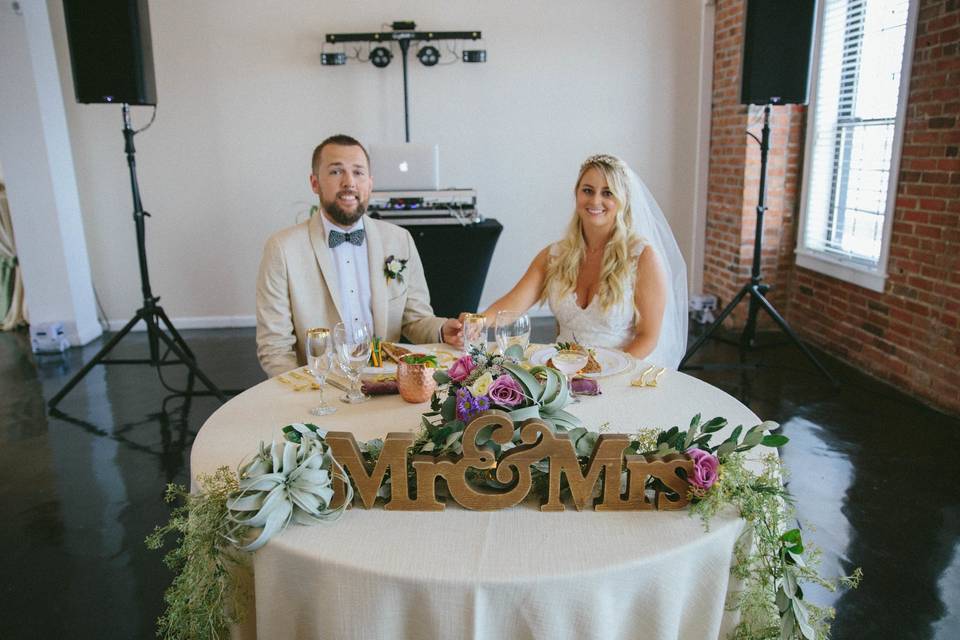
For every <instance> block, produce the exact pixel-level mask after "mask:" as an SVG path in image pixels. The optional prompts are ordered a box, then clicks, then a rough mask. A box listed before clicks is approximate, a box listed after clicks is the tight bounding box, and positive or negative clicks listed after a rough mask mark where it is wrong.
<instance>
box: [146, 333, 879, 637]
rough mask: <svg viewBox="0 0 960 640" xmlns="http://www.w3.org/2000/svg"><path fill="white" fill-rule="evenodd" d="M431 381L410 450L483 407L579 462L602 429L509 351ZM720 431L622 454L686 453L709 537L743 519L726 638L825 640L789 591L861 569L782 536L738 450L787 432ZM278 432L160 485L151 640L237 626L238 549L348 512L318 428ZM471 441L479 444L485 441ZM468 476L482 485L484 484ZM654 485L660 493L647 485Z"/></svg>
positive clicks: (541, 467)
mask: <svg viewBox="0 0 960 640" xmlns="http://www.w3.org/2000/svg"><path fill="white" fill-rule="evenodd" d="M434 377H435V379H436V380H437V382H438V383H440V384H441V385H443V386H445V396H442V395H441V391H438V393H436V394H435V395H434V398H433V400H432V402H431V411H429V412H427V413H424V414H423V417H422V419H421V432H420V434H419V435H418V437H417V439H416V441H415V443H414V446H413V448H412V453H413V454H418V453H433V454H438V453H451V452H452V453H458V452H460V451H461V450H462V436H463V431H464V429H465V428H466V425H467V423H469V422H470V420H471V419H472V418H474V417H476V415H478V414H479V413H481V412H483V411H485V410H487V409H493V408H495V409H501V410H504V411H507V412H508V413H509V414H510V416H511V419H513V420H514V421H515V424H517V425H518V426H519V424H520V423H522V422H524V421H526V420H527V419H530V418H539V419H541V420H544V421H545V422H547V423H548V424H550V425H551V426H552V427H553V428H554V429H555V430H557V431H563V432H566V433H567V434H568V436H569V438H570V440H571V442H572V443H573V444H574V448H575V449H576V452H577V455H578V457H579V458H580V461H581V465H586V464H587V456H589V455H590V452H591V451H592V450H593V447H594V445H595V444H596V442H597V439H598V437H599V435H600V434H599V433H597V432H593V431H588V430H587V429H585V428H584V427H581V426H579V420H578V419H577V418H576V417H575V416H573V415H571V414H569V413H567V412H566V411H563V407H564V406H565V405H566V404H567V402H568V400H569V398H568V395H567V394H568V391H567V385H566V383H565V379H564V377H563V374H561V373H560V372H558V371H556V370H554V369H550V368H547V367H534V368H532V369H530V370H529V371H527V370H526V369H524V368H523V367H521V366H520V365H519V364H518V358H517V353H516V352H515V351H511V350H510V349H508V350H507V352H506V354H504V355H503V356H500V355H494V354H489V353H483V352H474V353H471V354H469V355H466V356H463V357H461V358H460V359H459V360H457V361H456V362H455V363H454V364H453V366H451V367H450V369H448V370H447V371H437V372H436V373H435V374H434ZM726 426H727V421H726V420H725V419H724V418H719V417H718V418H713V419H712V420H708V421H707V422H701V418H700V415H697V416H695V417H694V418H693V419H692V420H691V421H690V424H689V426H688V427H687V429H686V430H683V431H681V430H680V428H679V427H676V426H675V427H672V428H670V429H668V430H666V431H656V430H650V429H648V430H642V431H639V432H637V433H636V434H635V435H634V436H633V437H632V438H631V442H630V445H629V447H628V449H627V453H631V454H643V455H646V456H652V457H665V456H670V455H675V454H684V455H686V456H688V457H689V458H690V459H691V460H692V461H693V463H694V466H693V471H692V474H691V475H690V476H689V477H687V478H686V480H687V481H688V485H689V491H690V498H691V503H692V507H691V511H690V512H691V514H695V515H697V516H698V517H700V518H701V519H702V521H703V524H704V527H705V528H708V529H709V526H710V520H711V518H712V517H713V516H714V515H716V514H717V513H718V512H720V511H721V510H723V509H725V508H727V507H729V506H733V507H735V508H736V509H737V510H738V511H739V513H740V515H741V517H742V518H744V519H745V520H746V521H747V523H748V527H747V530H746V532H745V534H744V535H743V536H742V537H741V539H740V540H739V541H738V542H737V544H736V548H735V551H734V555H735V563H734V566H733V568H732V569H731V571H732V573H733V575H734V576H735V577H737V578H739V579H740V580H742V581H743V584H744V589H743V590H742V591H739V592H737V593H733V594H731V601H729V602H728V608H731V609H737V610H739V611H740V622H739V624H738V626H737V627H736V629H735V630H734V633H733V637H735V638H743V639H746V638H770V639H773V638H783V639H789V638H804V639H811V640H813V639H825V638H828V637H829V623H830V620H831V619H832V617H833V611H832V609H829V608H820V607H816V606H814V605H812V604H810V603H808V602H807V601H806V600H805V599H804V597H803V591H802V588H801V583H804V582H812V583H816V584H819V585H822V586H825V587H827V588H829V589H836V588H837V587H838V586H839V585H842V586H844V587H855V586H857V584H858V582H859V580H860V570H859V569H858V570H856V571H855V572H854V573H853V575H851V576H844V577H841V578H840V579H839V580H838V581H836V582H835V581H830V580H825V579H824V578H822V577H821V576H820V575H819V573H818V572H817V566H818V556H817V554H816V552H815V551H812V550H811V549H810V548H805V547H804V544H803V540H802V538H801V534H800V531H799V529H795V528H792V529H789V530H788V529H787V525H788V523H789V522H790V521H791V519H792V511H791V510H790V507H789V503H790V499H789V495H788V494H787V491H786V489H785V488H784V487H783V483H782V475H783V470H782V468H781V466H780V461H779V458H778V457H777V456H776V455H775V454H769V455H767V456H764V457H763V458H762V470H761V471H760V472H759V473H757V472H755V471H752V470H750V469H749V468H748V467H747V465H746V459H745V455H744V454H745V453H746V452H747V451H749V450H751V449H753V448H754V447H756V446H766V447H779V446H783V445H784V444H786V443H787V442H788V439H787V438H786V436H782V435H776V434H769V433H768V431H770V430H771V429H774V428H776V427H777V426H778V425H777V424H776V423H773V422H763V423H761V424H759V425H756V426H754V427H752V428H750V429H748V430H746V431H744V429H743V427H742V426H738V427H736V428H735V429H734V430H733V431H732V432H731V434H730V436H729V437H727V438H726V439H724V440H723V441H722V442H719V443H717V444H714V443H713V438H714V434H716V433H717V432H719V431H721V430H722V429H724V428H725V427H726ZM601 430H602V428H601ZM282 433H283V437H284V440H285V442H282V443H271V444H270V445H265V444H261V446H260V449H259V451H258V452H257V454H255V455H254V456H253V458H252V459H251V460H250V461H249V462H247V463H246V464H243V465H241V467H240V469H239V471H238V472H237V473H233V472H231V471H230V470H229V469H228V468H226V467H221V468H220V469H218V471H217V472H216V473H215V474H214V475H213V476H201V477H200V478H199V479H198V480H199V485H200V487H201V490H200V491H199V492H198V493H196V494H193V495H191V494H188V493H187V492H186V489H185V488H183V487H177V486H174V485H171V486H170V487H169V488H168V493H167V499H168V501H173V500H175V499H177V498H182V499H184V501H185V505H184V506H181V507H178V508H177V509H175V510H174V511H173V513H172V515H171V519H170V522H169V523H168V524H167V525H166V526H164V527H157V529H156V530H155V532H154V533H153V534H152V535H151V536H150V537H149V538H148V539H147V544H148V546H150V547H151V548H154V549H158V548H160V547H161V546H162V545H163V540H164V537H165V536H167V535H168V534H169V533H177V534H178V535H179V539H178V545H177V546H176V547H175V548H174V549H173V550H172V551H170V552H169V553H168V554H167V556H166V558H165V560H166V562H167V564H168V566H170V568H171V569H173V570H174V571H178V572H179V573H178V575H177V576H176V578H175V579H174V581H173V584H172V585H171V586H170V588H169V589H168V590H167V592H166V594H165V596H164V598H165V601H166V603H167V610H166V612H165V614H164V615H163V616H162V617H161V618H160V620H159V621H158V633H159V634H160V635H161V636H163V637H165V638H217V637H223V636H224V635H225V633H226V631H227V629H228V627H229V625H230V624H231V623H234V622H237V621H239V620H240V619H242V617H243V613H244V612H243V611H242V608H241V607H240V606H239V603H241V602H242V601H243V600H242V594H241V593H240V587H239V586H238V584H237V583H236V581H235V579H234V578H233V572H232V571H230V570H229V567H230V565H233V564H237V563H242V562H244V554H240V553H239V551H254V550H256V549H258V548H260V547H261V546H262V545H263V544H265V543H266V542H267V540H268V539H269V538H270V537H272V536H273V535H275V534H276V533H278V532H279V531H282V530H283V529H284V528H285V527H286V526H287V524H289V523H290V522H291V521H292V522H297V523H300V524H316V523H319V522H329V521H332V520H335V519H337V518H339V517H340V516H341V515H342V514H343V511H344V510H345V509H346V507H347V506H348V505H349V504H350V501H351V500H352V497H353V492H352V487H351V484H350V482H344V485H345V487H346V488H347V491H348V494H347V497H346V500H345V502H344V503H343V504H342V505H341V506H340V507H338V508H332V507H331V505H330V501H331V499H332V496H333V490H332V482H333V480H334V479H336V478H339V479H342V480H345V479H346V474H345V473H344V472H343V469H342V468H341V467H340V465H339V464H338V463H337V461H336V460H335V459H334V458H333V456H332V455H331V454H330V449H329V447H328V446H327V445H326V442H325V436H326V432H325V431H324V430H322V429H320V428H319V427H317V426H316V425H313V424H292V425H287V426H285V427H283V429H282ZM481 437H482V435H481V436H480V437H478V442H477V444H478V445H480V444H484V442H482V441H481V439H480V438H481ZM486 444H487V446H493V447H495V448H497V452H496V453H497V456H498V457H499V456H500V455H501V454H502V453H503V452H504V451H507V450H509V449H510V448H512V447H513V446H515V445H514V443H511V442H508V443H506V444H504V445H497V444H495V443H493V442H492V441H489V442H487V443H486ZM359 446H360V449H361V452H362V453H363V456H364V458H365V459H366V461H367V462H371V463H375V462H376V460H377V458H378V457H379V455H380V451H381V449H382V447H383V442H382V440H380V439H374V440H370V441H367V442H364V443H360V445H359ZM547 465H548V462H547V460H541V461H540V462H538V463H536V464H534V465H533V471H534V473H535V474H537V473H539V474H540V475H539V477H540V478H541V479H543V478H545V477H546V473H547V470H548V466H547ZM535 477H536V476H535ZM476 479H477V480H480V481H484V482H488V483H494V481H492V480H490V479H489V477H478V478H476ZM651 482H652V483H659V482H660V481H659V480H656V479H651ZM388 483H389V480H388ZM388 483H385V484H384V485H383V486H382V487H381V495H384V497H388V496H389V484H388ZM494 484H495V483H494ZM652 488H655V489H666V487H663V486H659V487H658V486H656V484H654V486H652ZM746 533H750V534H752V535H746ZM838 583H839V585H838Z"/></svg>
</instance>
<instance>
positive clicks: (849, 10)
mask: <svg viewBox="0 0 960 640" xmlns="http://www.w3.org/2000/svg"><path fill="white" fill-rule="evenodd" d="M909 5H910V0H825V1H824V4H823V16H822V22H821V25H822V26H821V30H820V36H819V47H818V50H819V56H818V61H817V64H816V67H815V68H814V70H815V73H816V78H815V87H816V89H815V98H814V103H813V104H812V105H811V106H812V113H811V118H812V131H811V132H810V134H809V136H808V143H807V145H808V146H807V154H808V165H807V172H806V181H807V184H806V190H805V193H804V208H803V212H802V215H803V221H802V223H801V238H800V247H798V249H799V252H800V253H803V252H804V250H806V252H807V253H811V252H812V253H816V254H822V255H823V256H824V257H827V258H829V259H832V260H835V261H841V262H845V263H850V264H853V265H857V266H859V267H861V268H865V269H878V268H881V267H882V268H885V265H881V264H880V262H881V258H882V256H883V254H885V251H884V234H885V230H886V229H888V228H889V225H888V224H885V223H886V218H887V217H888V216H891V215H892V213H893V207H892V204H893V202H894V198H893V197H891V196H892V195H894V194H892V193H891V190H895V189H896V185H895V184H891V177H892V176H893V175H895V173H896V165H897V164H898V163H899V155H900V150H899V148H895V147H896V146H898V144H899V140H900V139H901V136H900V135H898V131H897V127H898V117H897V115H898V108H899V105H900V101H901V99H903V100H905V99H906V97H905V96H901V95H900V93H901V87H902V83H901V73H902V71H903V67H904V46H905V42H906V38H907V22H908V16H909V15H910V11H909V8H910V7H909ZM900 120H902V118H900Z"/></svg>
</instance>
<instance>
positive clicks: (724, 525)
mask: <svg viewBox="0 0 960 640" xmlns="http://www.w3.org/2000/svg"><path fill="white" fill-rule="evenodd" d="M439 348H442V347H439ZM637 370H639V367H638V368H637ZM636 375H637V374H636V371H635V370H634V371H628V372H625V373H622V374H620V375H617V376H611V377H606V378H603V379H602V380H601V388H602V390H603V394H602V395H600V396H597V397H587V398H583V399H582V402H580V403H578V404H572V405H570V406H569V407H568V408H567V409H568V411H570V412H571V413H573V414H575V415H577V416H578V417H580V418H581V419H582V421H583V426H585V427H587V428H589V429H591V430H601V425H604V424H606V425H607V426H606V427H604V429H603V430H607V431H609V432H610V433H628V434H629V433H633V432H635V431H636V430H637V429H640V428H645V427H658V428H668V427H670V426H673V425H679V426H680V427H681V428H685V427H686V425H687V424H689V421H690V418H691V417H693V416H694V415H695V414H697V413H700V414H702V415H703V417H704V419H709V418H711V417H714V416H724V417H726V418H727V419H728V420H729V422H730V427H732V426H735V425H737V424H743V425H745V426H747V427H749V426H753V425H754V424H758V423H759V422H760V421H759V420H758V419H757V417H756V416H755V415H754V414H753V413H752V412H751V411H750V410H749V409H747V408H746V407H745V406H744V405H743V404H741V403H740V402H739V401H737V400H736V399H734V398H733V397H731V396H729V395H727V394H726V393H724V392H723V391H720V390H719V389H717V388H715V387H713V386H711V385H709V384H707V383H705V382H702V381H700V380H697V379H696V378H692V377H690V376H687V375H685V374H683V373H679V372H676V371H668V372H666V374H665V375H663V377H661V378H660V381H659V386H657V387H654V388H643V387H631V386H630V380H631V379H632V378H635V377H636ZM326 393H327V394H328V399H329V400H332V403H333V404H335V405H336V406H337V412H336V413H334V414H332V415H329V416H324V417H321V418H316V417H313V416H311V415H310V414H309V413H308V410H309V409H310V408H311V407H312V406H313V405H314V404H315V403H316V401H317V394H316V392H311V391H295V390H294V388H293V387H292V386H291V385H289V384H284V383H282V382H280V381H279V380H277V379H276V378H274V379H270V380H267V381H265V382H263V383H261V384H259V385H257V386H255V387H253V388H251V389H249V390H247V391H245V392H244V393H242V394H240V395H239V396H237V397H235V398H233V399H232V400H230V401H229V402H227V403H226V404H224V405H223V406H222V407H221V408H220V409H219V410H217V412H216V413H214V414H213V415H212V416H211V417H210V418H209V419H208V420H207V422H206V423H205V424H204V425H203V427H202V429H201V430H200V432H199V433H198V435H197V438H196V441H195V442H194V445H193V450H192V452H191V473H192V476H193V478H194V479H195V478H196V477H197V475H198V474H204V473H211V472H213V471H214V470H215V469H216V468H217V467H219V466H222V465H227V466H230V467H231V468H236V466H237V465H238V463H239V462H240V461H241V460H244V459H247V458H248V457H249V456H251V455H252V454H253V453H254V452H255V451H256V450H257V447H258V445H259V443H260V442H261V441H267V442H269V441H271V440H278V441H279V440H281V439H282V434H281V431H280V428H281V427H283V426H284V425H286V424H289V423H292V422H313V423H315V424H318V425H320V426H321V427H323V428H325V429H327V430H339V431H352V432H353V433H354V434H356V438H357V440H358V441H361V440H368V439H371V438H375V437H382V436H384V435H385V434H386V433H387V432H388V431H403V430H410V431H416V430H417V429H418V428H419V423H420V413H422V412H423V411H426V410H428V403H424V404H420V405H414V404H408V403H406V402H404V401H403V400H402V399H401V398H400V397H399V396H396V395H394V396H381V397H376V398H373V399H371V400H370V401H369V402H366V403H363V404H359V405H347V404H343V403H341V402H339V401H337V398H338V397H339V396H341V395H342V392H340V391H337V390H335V389H328V390H327V392H326ZM730 427H728V428H730ZM717 435H718V436H722V435H723V434H722V432H721V433H720V434H717ZM742 529H743V521H742V520H740V519H739V518H737V517H736V516H735V515H734V514H726V515H718V516H717V517H715V518H714V519H713V520H712V521H711V526H710V530H709V531H705V529H704V526H703V524H702V523H701V521H700V520H699V518H696V517H691V516H690V514H689V512H688V511H687V510H683V511H665V512H656V511H654V512H650V511H643V512H595V511H593V510H592V509H585V510H584V511H582V512H577V511H576V510H574V509H573V508H572V507H569V506H568V508H567V510H566V511H563V512H554V513H543V512H540V511H539V510H538V509H537V508H536V506H535V505H532V504H525V505H521V506H518V507H515V508H512V509H506V510H502V511H493V512H476V511H468V510H465V509H462V508H460V507H458V506H457V505H455V504H448V506H447V508H446V510H445V511H443V512H403V511H385V510H384V509H383V508H382V507H381V506H379V505H378V506H377V507H375V508H374V509H371V510H369V511H368V510H365V509H363V508H353V509H350V510H349V511H347V512H346V513H345V514H344V515H343V517H342V518H341V519H340V520H338V521H336V522H334V523H331V524H324V525H317V526H312V527H306V526H300V525H290V526H289V527H288V528H287V529H286V530H285V531H284V532H282V533H281V534H279V535H277V536H276V537H274V538H273V539H272V540H270V542H268V543H267V544H266V546H264V547H263V548H261V549H260V550H259V551H257V552H256V553H255V554H254V559H253V586H254V589H253V598H254V599H255V604H254V603H252V602H251V606H250V607H249V619H248V621H247V623H246V624H245V625H244V626H243V628H241V629H235V630H234V636H239V637H259V638H261V639H263V638H418V639H419V638H491V639H494V638H496V639H501V638H550V639H551V640H554V639H559V638H570V639H574V638H577V639H583V638H598V639H599V638H603V639H615V638H684V639H693V638H710V639H711V640H713V639H715V638H718V637H723V636H725V634H726V633H727V632H728V631H729V630H731V629H732V626H733V625H734V624H735V618H734V614H731V613H730V612H727V611H725V607H724V602H725V599H726V596H727V592H728V588H729V586H730V564H731V561H732V557H733V547H734V544H735V542H736V540H737V538H738V536H739V535H740V533H741V531H742Z"/></svg>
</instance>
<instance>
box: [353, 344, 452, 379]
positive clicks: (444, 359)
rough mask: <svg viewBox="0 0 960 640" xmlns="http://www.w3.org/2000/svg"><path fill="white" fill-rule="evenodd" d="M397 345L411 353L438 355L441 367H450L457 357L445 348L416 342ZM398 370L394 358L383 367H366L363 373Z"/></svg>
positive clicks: (372, 374) (376, 373) (385, 372)
mask: <svg viewBox="0 0 960 640" xmlns="http://www.w3.org/2000/svg"><path fill="white" fill-rule="evenodd" d="M397 346H399V347H403V348H404V349H408V350H409V351H410V352H411V353H417V354H421V355H426V354H431V355H435V356H437V366H438V367H440V368H441V369H449V368H450V365H452V364H453V363H454V361H455V360H456V359H457V357H456V356H454V355H452V354H451V353H449V352H448V351H445V350H434V349H425V348H423V347H422V346H420V345H416V344H401V343H397ZM396 372H397V363H395V362H394V361H392V360H389V361H387V362H384V363H383V366H381V367H364V368H363V373H362V374H361V375H371V376H375V375H383V374H390V373H396Z"/></svg>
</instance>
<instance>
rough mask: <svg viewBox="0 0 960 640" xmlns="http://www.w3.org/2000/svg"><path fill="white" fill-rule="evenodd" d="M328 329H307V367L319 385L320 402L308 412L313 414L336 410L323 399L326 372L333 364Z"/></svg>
mask: <svg viewBox="0 0 960 640" xmlns="http://www.w3.org/2000/svg"><path fill="white" fill-rule="evenodd" d="M331 342H332V340H331V338H330V329H320V328H318V329H310V330H308V331H307V345H306V347H307V348H306V352H307V368H308V369H309V370H310V373H311V374H313V377H314V378H316V380H317V384H318V385H320V404H318V405H317V406H316V407H314V408H313V409H310V414H311V415H314V416H325V415H329V414H331V413H333V412H334V411H336V410H337V409H336V407H332V406H330V405H329V404H327V403H326V402H324V401H323V386H324V385H325V384H326V382H327V374H328V373H330V368H331V367H332V366H333V361H332V354H331V353H330V351H331Z"/></svg>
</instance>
